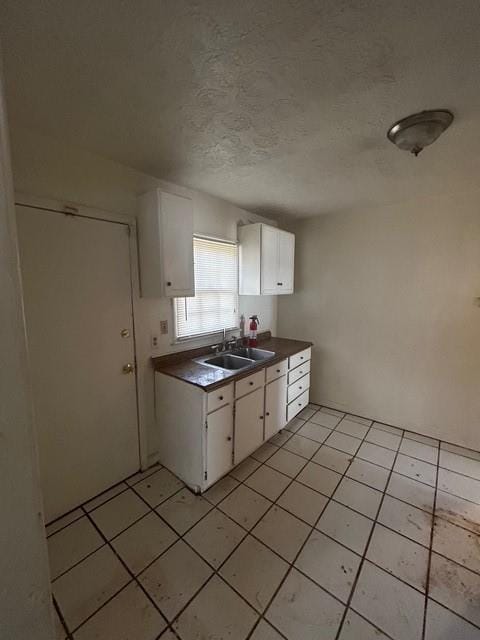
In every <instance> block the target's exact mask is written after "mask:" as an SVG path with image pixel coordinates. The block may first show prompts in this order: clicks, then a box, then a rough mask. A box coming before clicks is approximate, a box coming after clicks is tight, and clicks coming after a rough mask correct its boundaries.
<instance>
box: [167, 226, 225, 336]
mask: <svg viewBox="0 0 480 640" xmlns="http://www.w3.org/2000/svg"><path fill="white" fill-rule="evenodd" d="M193 256H194V264H195V296H194V297H192V298H175V299H174V301H173V308H174V316H175V334H176V337H177V338H189V337H194V336H200V335H202V334H206V333H214V332H217V331H221V330H222V329H224V328H225V329H233V328H235V327H237V324H238V323H237V318H238V312H237V309H238V251H237V245H236V244H234V243H232V242H225V241H221V240H211V239H208V238H199V237H194V239H193Z"/></svg>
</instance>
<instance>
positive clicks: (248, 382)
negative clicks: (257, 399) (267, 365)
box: [235, 369, 265, 398]
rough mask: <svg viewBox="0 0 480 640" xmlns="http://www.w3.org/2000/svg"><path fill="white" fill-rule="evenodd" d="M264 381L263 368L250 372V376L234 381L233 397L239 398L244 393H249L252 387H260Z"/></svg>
mask: <svg viewBox="0 0 480 640" xmlns="http://www.w3.org/2000/svg"><path fill="white" fill-rule="evenodd" d="M264 382H265V369H262V370H261V371H257V372H256V373H252V375H251V376H247V377H246V378H242V379H241V380H239V381H238V382H236V383H235V398H240V397H241V396H244V395H245V394H246V393H249V392H250V391H253V390H254V389H258V387H261V386H262V385H263V383H264Z"/></svg>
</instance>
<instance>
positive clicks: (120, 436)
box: [17, 206, 140, 521]
mask: <svg viewBox="0 0 480 640" xmlns="http://www.w3.org/2000/svg"><path fill="white" fill-rule="evenodd" d="M17 221H18V236H19V249H20V261H21V269H22V279H23V289H24V301H25V315H26V324H27V337H28V347H29V358H30V366H31V375H32V385H33V395H34V409H35V418H36V426H37V431H38V443H39V445H38V446H39V458H40V473H41V482H42V489H43V497H44V503H45V513H46V518H47V521H48V520H51V519H53V518H56V517H58V516H59V515H61V514H63V513H65V512H66V511H68V510H70V509H72V508H74V507H75V506H77V505H78V504H80V503H82V502H84V501H85V500H87V499H89V498H91V497H92V496H94V495H96V494H98V493H100V492H101V491H103V490H105V489H106V488H108V487H109V486H111V485H112V484H114V483H116V482H119V481H120V480H122V479H123V478H125V477H126V476H128V475H129V474H131V473H134V472H135V471H136V470H138V468H139V466H140V460H139V439H138V422H137V404H136V381H135V372H134V371H133V372H131V373H125V372H124V370H123V367H124V366H125V365H127V364H132V365H134V362H135V353H134V341H133V317H132V293H131V274H130V251H129V236H128V227H127V226H126V225H124V224H118V223H113V222H106V221H101V220H94V219H89V218H83V217H79V216H66V215H64V214H60V213H55V212H49V211H43V210H39V209H33V208H29V207H23V206H19V207H17Z"/></svg>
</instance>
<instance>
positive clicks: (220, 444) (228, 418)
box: [206, 404, 233, 484]
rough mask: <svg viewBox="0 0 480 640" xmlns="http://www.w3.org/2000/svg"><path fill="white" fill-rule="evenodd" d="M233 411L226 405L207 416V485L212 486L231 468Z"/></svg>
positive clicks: (229, 405)
mask: <svg viewBox="0 0 480 640" xmlns="http://www.w3.org/2000/svg"><path fill="white" fill-rule="evenodd" d="M232 455H233V411H232V405H231V404H227V405H225V406H224V407H222V408H221V409H217V410H216V411H214V412H213V413H209V414H208V416H207V425H206V458H207V459H206V474H207V478H206V479H207V481H208V484H213V483H214V482H216V481H217V480H218V479H219V478H221V477H222V476H224V475H225V474H226V473H228V472H229V471H230V469H231V468H232Z"/></svg>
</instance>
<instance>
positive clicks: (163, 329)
mask: <svg viewBox="0 0 480 640" xmlns="http://www.w3.org/2000/svg"><path fill="white" fill-rule="evenodd" d="M160 333H161V334H162V336H166V335H167V333H168V320H160Z"/></svg>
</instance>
